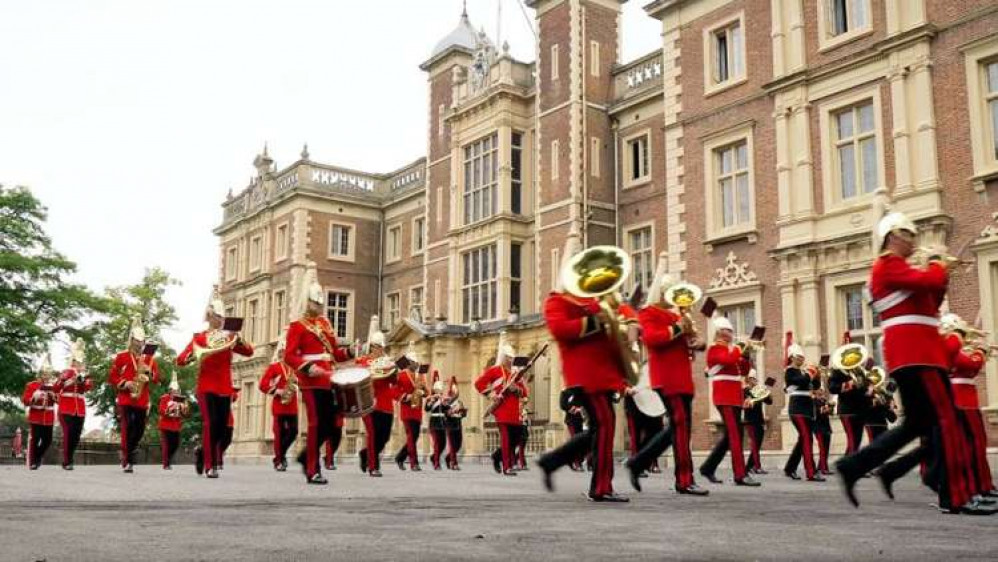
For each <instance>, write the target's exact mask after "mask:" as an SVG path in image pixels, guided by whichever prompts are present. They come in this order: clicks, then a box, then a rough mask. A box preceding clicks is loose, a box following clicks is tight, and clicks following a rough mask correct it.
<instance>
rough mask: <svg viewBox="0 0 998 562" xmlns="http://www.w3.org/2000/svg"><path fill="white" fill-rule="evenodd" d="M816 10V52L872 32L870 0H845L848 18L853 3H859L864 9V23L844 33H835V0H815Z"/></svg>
mask: <svg viewBox="0 0 998 562" xmlns="http://www.w3.org/2000/svg"><path fill="white" fill-rule="evenodd" d="M816 2H817V12H818V52H824V51H828V50H830V49H834V48H836V47H838V46H841V45H843V44H845V43H849V42H852V41H854V40H856V39H859V38H860V37H864V36H866V35H869V34H870V33H873V6H872V3H871V2H870V0H846V3H847V6H848V7H849V12H850V19H851V17H852V16H851V14H852V13H853V10H852V9H851V8H852V7H853V6H855V4H854V3H861V5H862V6H863V9H864V10H865V11H866V23H865V24H864V25H862V26H858V27H854V28H852V29H849V30H848V31H846V32H844V33H840V34H838V35H836V34H835V30H834V25H835V17H834V15H833V14H832V11H833V10H834V9H835V0H816Z"/></svg>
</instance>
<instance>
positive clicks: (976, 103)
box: [963, 35, 998, 192]
mask: <svg viewBox="0 0 998 562" xmlns="http://www.w3.org/2000/svg"><path fill="white" fill-rule="evenodd" d="M963 56H964V68H965V73H966V75H967V103H968V106H967V109H968V111H969V113H970V145H971V151H972V156H973V166H974V176H973V178H972V180H971V181H972V185H973V186H974V189H975V190H977V191H978V192H982V191H984V182H985V181H986V180H990V179H993V178H994V177H996V176H998V156H996V155H995V150H996V149H995V147H996V146H998V138H995V134H994V132H993V131H992V127H991V119H992V116H991V114H990V110H989V108H988V103H987V98H986V91H987V86H988V84H987V77H986V76H985V68H986V64H987V63H990V62H998V37H996V36H993V35H992V36H989V37H987V38H986V39H983V40H979V41H975V42H973V43H971V44H970V45H968V46H966V47H964V48H963Z"/></svg>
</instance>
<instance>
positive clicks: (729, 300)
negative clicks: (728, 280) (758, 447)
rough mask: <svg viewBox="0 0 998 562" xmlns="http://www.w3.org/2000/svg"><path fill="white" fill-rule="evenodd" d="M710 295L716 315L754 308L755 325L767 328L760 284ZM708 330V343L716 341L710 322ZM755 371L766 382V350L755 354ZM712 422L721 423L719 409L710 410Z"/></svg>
mask: <svg viewBox="0 0 998 562" xmlns="http://www.w3.org/2000/svg"><path fill="white" fill-rule="evenodd" d="M709 295H710V296H711V297H712V298H713V299H714V301H715V302H716V303H717V310H718V312H717V313H715V314H720V311H721V310H723V309H725V308H732V307H736V306H749V305H750V306H752V307H753V308H754V310H755V324H756V325H757V326H765V325H766V319H765V318H764V317H763V307H762V286H761V284H759V283H756V284H753V285H750V286H748V287H740V288H737V289H727V290H722V291H717V292H710V293H709ZM706 324H707V328H706V331H705V332H704V337H706V338H707V341H713V340H714V333H713V327H712V326H711V324H710V320H707V321H706ZM749 335H750V334H738V333H736V334H735V338H736V339H737V338H742V337H748V336H749ZM755 371H756V377H757V380H760V381H762V380H766V350H765V349H760V350H758V351H756V353H755ZM713 386H714V385H712V384H709V383H708V384H707V391H708V395H709V397H710V403H711V404H713V403H714V402H713V394H714V390H713ZM709 419H710V421H712V422H715V423H717V422H720V421H721V416H720V414H718V413H717V408H710V416H709Z"/></svg>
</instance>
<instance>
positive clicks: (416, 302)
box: [409, 285, 426, 322]
mask: <svg viewBox="0 0 998 562" xmlns="http://www.w3.org/2000/svg"><path fill="white" fill-rule="evenodd" d="M417 292H418V293H419V299H417V298H416V293H417ZM417 306H418V307H419V317H420V320H421V321H422V322H426V290H425V289H424V287H423V285H413V286H412V287H409V311H410V313H411V312H412V309H413V308H414V307H417Z"/></svg>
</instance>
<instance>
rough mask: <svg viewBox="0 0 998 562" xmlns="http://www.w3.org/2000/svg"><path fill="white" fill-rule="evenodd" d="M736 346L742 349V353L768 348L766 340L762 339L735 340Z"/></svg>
mask: <svg viewBox="0 0 998 562" xmlns="http://www.w3.org/2000/svg"><path fill="white" fill-rule="evenodd" d="M735 346H737V347H738V349H740V350H742V353H745V351H746V350H751V351H761V350H764V349H766V342H764V341H762V340H752V339H748V340H741V341H737V342H735Z"/></svg>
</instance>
